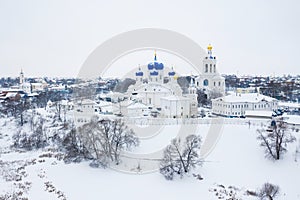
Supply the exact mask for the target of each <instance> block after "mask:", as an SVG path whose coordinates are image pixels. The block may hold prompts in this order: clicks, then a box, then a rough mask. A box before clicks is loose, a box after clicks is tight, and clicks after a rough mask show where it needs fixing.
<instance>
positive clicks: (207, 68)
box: [202, 44, 217, 75]
mask: <svg viewBox="0 0 300 200" xmlns="http://www.w3.org/2000/svg"><path fill="white" fill-rule="evenodd" d="M212 49H213V47H212V46H211V45H210V44H209V45H208V46H207V55H206V57H205V58H204V60H203V69H202V74H206V75H215V74H217V60H216V57H215V56H213V54H212Z"/></svg>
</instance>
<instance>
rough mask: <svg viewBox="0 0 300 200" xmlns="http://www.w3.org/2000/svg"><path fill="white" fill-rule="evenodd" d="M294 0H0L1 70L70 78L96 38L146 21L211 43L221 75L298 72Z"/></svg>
mask: <svg viewBox="0 0 300 200" xmlns="http://www.w3.org/2000/svg"><path fill="white" fill-rule="evenodd" d="M299 2H300V1H297V0H294V1H293V0H285V1H283V0H272V1H271V0H270V1H268V0H251V1H250V0H249V1H240V0H226V1H213V0H206V1H199V0H194V1H191V0H185V1H182V0H170V1H163V0H150V1H142V0H126V1H125V0H119V1H113V0H105V1H99V0H98V1H83V0H82V1H75V0H69V1H66V0H49V1H44V0H36V1H32V0H27V1H24V0H19V1H17V0H7V1H4V0H0V76H17V75H18V74H19V71H20V69H21V68H23V70H24V72H25V75H26V76H60V77H69V76H76V75H77V73H78V71H79V69H80V67H81V65H82V64H83V62H84V61H85V59H86V58H87V57H88V55H89V54H90V53H91V52H92V51H93V50H94V49H95V48H96V47H97V46H99V45H100V44H101V43H102V42H104V41H105V40H107V39H109V38H111V37H112V36H114V35H117V34H120V33H122V32H125V31H129V30H134V29H138V28H148V27H151V28H164V29H169V30H173V31H176V32H179V33H182V34H184V35H186V36H187V37H189V38H191V39H192V40H194V41H195V42H197V43H198V44H199V45H200V46H202V47H203V48H205V47H206V46H207V44H208V43H211V44H212V45H213V47H214V49H213V50H214V54H215V55H216V56H217V57H218V69H219V71H220V72H221V73H238V74H239V75H243V74H252V75H266V74H268V75H274V74H275V75H281V74H300V64H299V59H298V58H299V57H300V55H299V54H300V51H299V45H300V25H299V19H300V12H299V10H300V3H299ZM146 61H149V59H147V60H146ZM169 63H173V62H172V61H169ZM179 64H180V63H179ZM174 65H176V63H174Z"/></svg>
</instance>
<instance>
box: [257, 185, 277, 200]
mask: <svg viewBox="0 0 300 200" xmlns="http://www.w3.org/2000/svg"><path fill="white" fill-rule="evenodd" d="M279 192H280V188H279V186H277V185H273V184H271V183H265V184H264V185H263V186H262V188H261V189H260V191H259V192H258V198H259V199H260V200H274V199H275V198H276V197H277V196H278V195H279Z"/></svg>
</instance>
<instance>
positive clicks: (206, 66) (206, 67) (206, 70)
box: [205, 64, 208, 73]
mask: <svg viewBox="0 0 300 200" xmlns="http://www.w3.org/2000/svg"><path fill="white" fill-rule="evenodd" d="M205 72H206V73H207V72H208V64H205Z"/></svg>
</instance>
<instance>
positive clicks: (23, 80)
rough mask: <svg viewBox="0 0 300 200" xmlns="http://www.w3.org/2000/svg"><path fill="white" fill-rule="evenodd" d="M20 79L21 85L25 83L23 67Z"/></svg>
mask: <svg viewBox="0 0 300 200" xmlns="http://www.w3.org/2000/svg"><path fill="white" fill-rule="evenodd" d="M19 78H20V80H19V84H20V86H22V85H23V84H24V83H25V77H24V73H23V69H22V68H21V72H20V77H19Z"/></svg>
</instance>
